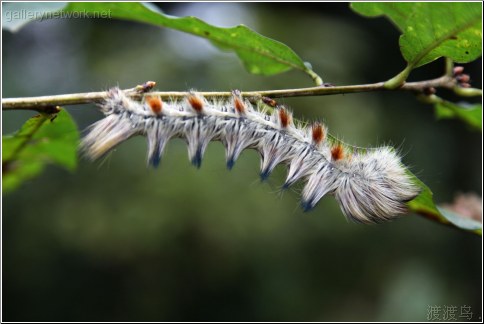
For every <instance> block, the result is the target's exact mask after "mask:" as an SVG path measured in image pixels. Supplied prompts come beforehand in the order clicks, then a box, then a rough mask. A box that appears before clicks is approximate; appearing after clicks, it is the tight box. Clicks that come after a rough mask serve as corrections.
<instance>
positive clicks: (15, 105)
mask: <svg viewBox="0 0 484 324" xmlns="http://www.w3.org/2000/svg"><path fill="white" fill-rule="evenodd" d="M393 79H395V80H396V81H393V82H390V86H388V84H389V81H391V80H389V81H387V82H378V83H370V84H361V85H348V86H327V85H322V86H316V87H310V88H298V89H282V90H262V91H246V92H241V95H242V96H243V97H245V98H248V99H251V100H258V99H260V98H261V97H269V98H287V97H303V96H326V95H335V94H346V93H359V92H373V91H390V90H393V91H395V90H398V91H406V92H413V93H417V94H422V93H425V91H426V89H429V88H446V89H451V90H454V91H456V89H455V87H456V83H455V80H454V79H453V78H452V77H450V76H447V75H444V76H442V77H440V78H437V79H432V80H425V81H418V82H407V83H404V84H403V85H401V86H400V87H397V88H395V86H397V85H398V84H399V83H400V82H401V80H404V77H401V78H400V79H398V78H393ZM393 79H392V80H393ZM146 84H149V85H150V86H149V87H147V86H146ZM152 86H154V83H150V82H147V83H145V85H142V86H137V87H135V88H132V89H128V90H125V91H126V93H127V95H128V96H129V97H131V98H133V99H141V98H142V97H143V93H144V92H146V91H148V90H150V89H151V87H152ZM457 91H460V92H465V96H482V91H481V90H480V89H471V88H467V89H459V90H457ZM150 95H151V96H159V97H161V98H162V99H177V98H184V97H186V96H187V92H179V91H161V92H159V91H152V92H150ZM200 95H202V96H204V97H207V98H230V97H231V96H232V92H229V91H227V92H200ZM106 96H107V92H106V91H101V92H86V93H73V94H62V95H53V96H42V97H26V98H5V99H2V110H37V111H41V112H44V111H47V110H48V109H51V107H52V106H66V105H80V104H88V103H99V102H102V100H104V99H105V98H106Z"/></svg>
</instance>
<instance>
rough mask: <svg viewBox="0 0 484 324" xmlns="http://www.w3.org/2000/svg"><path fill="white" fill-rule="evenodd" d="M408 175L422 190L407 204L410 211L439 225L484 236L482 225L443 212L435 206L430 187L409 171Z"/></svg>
mask: <svg viewBox="0 0 484 324" xmlns="http://www.w3.org/2000/svg"><path fill="white" fill-rule="evenodd" d="M408 173H409V175H410V176H411V177H412V178H413V181H414V183H415V184H417V185H418V186H419V187H420V189H421V190H422V191H421V192H420V194H419V195H418V196H417V197H416V198H415V199H413V200H412V201H410V202H408V203H407V205H408V207H409V209H410V211H412V212H414V213H417V214H420V215H423V216H425V217H427V218H430V219H433V220H435V221H437V222H439V223H442V224H445V225H450V226H453V227H457V228H459V229H462V230H465V231H469V232H472V233H475V234H478V235H481V236H482V224H481V223H479V222H476V221H473V220H470V219H465V218H463V217H460V216H459V215H457V214H454V213H452V212H447V211H445V210H444V212H442V211H443V209H442V208H439V207H437V206H436V205H435V203H434V200H433V193H432V191H431V190H430V189H429V187H427V186H426V185H425V184H424V183H423V182H422V181H420V180H419V179H418V178H417V177H416V176H415V175H414V174H412V173H411V172H410V171H408Z"/></svg>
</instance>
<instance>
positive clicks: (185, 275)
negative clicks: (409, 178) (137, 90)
mask: <svg viewBox="0 0 484 324" xmlns="http://www.w3.org/2000/svg"><path fill="white" fill-rule="evenodd" d="M158 5H159V6H160V8H161V9H162V10H164V11H165V12H166V13H168V14H171V15H176V16H185V15H194V16H197V17H199V18H202V19H204V20H206V21H207V22H209V23H212V24H215V25H219V26H232V25H235V24H239V23H243V24H245V25H248V26H249V27H251V28H253V29H254V30H256V31H258V32H260V33H261V34H263V35H265V36H268V37H271V38H273V39H276V40H279V41H281V42H283V43H285V44H287V45H289V46H290V47H291V48H292V49H294V50H295V51H296V52H297V53H298V54H299V55H300V56H301V57H302V58H303V59H304V60H306V61H309V62H310V63H311V64H312V66H313V68H314V70H315V71H316V72H318V73H319V74H320V75H321V76H322V77H323V79H324V81H325V82H330V83H333V84H335V85H346V84H360V83H369V82H377V81H382V80H386V79H388V78H390V77H391V76H393V75H395V74H396V73H398V72H399V71H400V70H401V69H403V67H404V61H403V59H402V58H401V55H400V52H399V48H398V32H397V30H396V29H395V28H393V26H392V25H391V24H390V23H389V22H388V21H387V20H385V19H383V18H379V19H366V18H363V17H360V16H358V15H357V14H355V13H353V12H352V11H351V10H350V8H349V6H348V4H345V3H339V4H330V3H311V4H300V3H293V4H286V3H284V4H283V3H279V4H272V3H265V4H257V3H230V4H228V3H170V4H158ZM2 35H3V46H2V55H3V66H2V76H3V83H2V91H3V97H21V96H37V95H48V94H62V93H73V92H85V91H99V90H102V89H108V88H109V87H111V86H115V85H119V86H120V87H122V88H130V87H133V86H135V85H137V84H141V83H143V82H145V81H148V80H154V81H157V88H158V89H161V90H187V89H191V88H193V89H198V90H201V91H202V90H203V91H210V90H231V89H241V90H257V89H282V88H291V87H306V86H310V85H311V80H310V79H309V78H308V77H307V76H305V75H303V74H302V73H300V72H297V71H290V72H287V73H284V74H280V75H276V76H271V77H263V76H257V75H250V74H248V73H247V72H246V71H245V70H244V68H243V66H242V64H241V63H240V61H239V60H238V59H237V58H236V57H235V55H233V54H230V53H223V52H220V51H218V50H217V49H215V48H213V47H212V46H211V45H210V44H209V43H208V42H207V41H205V40H201V39H198V38H196V37H193V36H190V35H185V34H183V33H180V32H176V31H172V30H168V29H160V28H156V27H153V26H148V25H143V24H139V23H133V22H126V21H119V20H109V19H107V20H95V19H92V20H90V19H70V20H69V19H56V20H50V21H42V22H34V23H31V24H29V25H27V26H26V27H25V28H23V29H21V30H20V31H19V32H18V33H16V34H12V33H10V32H6V31H3V32H2ZM443 65H444V63H443V62H442V61H441V60H439V61H436V62H435V63H433V64H431V65H429V66H426V67H422V68H419V69H418V70H416V71H414V73H413V74H412V76H411V79H412V80H421V79H429V78H433V77H437V76H439V75H440V74H441V73H442V71H443ZM481 71H482V66H481V61H480V60H479V61H476V62H474V63H472V64H469V65H466V72H469V73H471V77H472V79H473V85H474V86H476V87H482V84H481ZM447 95H449V94H447ZM281 101H282V102H283V103H285V104H287V105H288V106H290V107H292V109H293V110H294V113H295V116H296V117H297V118H300V119H320V120H324V121H325V122H326V123H327V124H328V126H329V128H330V131H331V132H332V133H333V134H334V135H337V136H340V137H342V138H343V139H344V140H345V141H347V142H350V143H353V144H356V145H361V146H376V145H382V144H388V143H390V144H393V145H395V146H398V147H399V148H400V150H401V151H402V153H403V154H404V158H403V160H404V162H405V163H406V164H407V165H410V166H411V169H412V170H413V171H414V172H415V173H416V174H417V175H418V176H419V177H420V179H422V180H423V181H424V182H425V183H426V184H427V185H429V187H430V188H432V190H433V191H434V194H435V200H436V201H437V202H438V203H442V202H451V201H452V199H453V197H454V195H455V194H456V193H457V192H475V193H477V194H478V195H482V186H481V179H482V141H481V134H480V133H476V132H471V131H469V130H468V129H467V128H466V126H465V125H463V124H462V123H460V122H459V121H454V120H445V121H436V120H435V118H434V115H433V110H432V108H431V107H430V106H427V105H424V104H422V103H419V102H418V101H417V100H416V99H415V98H414V97H413V96H412V95H411V94H408V93H400V92H394V93H390V92H387V93H366V94H349V95H338V96H328V97H313V98H292V99H284V100H281ZM67 109H68V111H69V112H70V113H71V114H72V115H73V117H74V119H75V120H76V122H77V123H78V126H79V129H81V130H83V129H84V128H85V127H86V126H88V125H89V124H91V123H93V122H94V121H96V120H98V119H100V118H101V117H102V116H101V114H100V113H99V112H98V111H97V109H96V108H95V107H94V106H93V105H85V106H72V107H67ZM32 115H33V113H32V112H5V113H4V114H3V116H2V117H3V118H2V127H3V133H4V134H6V133H11V132H13V131H15V130H16V129H18V128H19V127H20V125H21V124H22V123H23V122H24V121H25V120H26V119H27V118H28V117H30V116H32ZM145 159H146V143H145V139H144V138H134V139H132V140H130V141H128V142H127V143H124V144H123V145H121V146H120V147H119V148H118V149H117V150H116V151H115V152H114V153H112V154H111V155H110V156H109V157H108V158H106V159H104V160H103V161H100V162H96V163H91V162H89V161H86V160H83V159H81V160H80V163H79V167H78V170H77V171H76V172H74V173H69V172H67V171H65V170H63V169H60V168H57V167H53V166H51V167H48V168H47V169H46V170H45V172H44V173H43V174H42V175H41V176H39V177H37V178H35V179H33V180H31V181H28V182H26V183H24V184H23V185H22V187H21V188H19V189H18V190H17V191H15V192H13V193H11V194H8V195H4V196H3V205H2V210H3V221H2V225H3V226H2V243H3V259H2V261H3V262H2V270H3V283H2V286H3V298H2V303H3V312H4V313H3V320H7V321H19V320H22V321H90V320H91V321H168V320H172V321H208V320H210V321H250V320H258V321H407V320H408V321H422V320H426V319H427V314H428V309H429V306H441V307H442V309H443V308H444V307H445V306H451V305H455V306H457V307H458V308H459V310H458V312H457V316H459V315H460V307H461V306H464V305H467V306H471V310H472V312H473V317H472V320H480V316H481V314H482V310H481V305H482V299H481V296H482V295H481V294H482V276H481V274H482V268H481V264H482V248H481V243H482V242H481V238H480V237H477V236H474V235H471V234H468V233H463V232H460V231H457V230H454V229H451V228H448V227H445V226H441V225H438V224H436V223H433V222H430V221H428V220H426V219H423V218H421V217H420V216H418V215H409V216H405V217H402V218H401V219H399V220H396V221H394V222H392V223H388V224H383V225H378V226H364V225H357V224H353V223H349V222H348V221H346V219H345V218H344V217H343V215H342V213H341V212H340V210H339V208H338V206H337V204H336V202H335V201H334V199H332V198H325V199H323V200H322V201H321V202H320V204H319V205H318V206H317V208H316V209H315V210H314V211H312V212H310V213H303V212H302V211H301V209H300V208H299V192H300V190H301V185H299V186H296V188H294V189H292V190H289V191H287V192H283V193H281V191H280V186H281V184H282V183H283V181H284V177H285V173H286V171H285V169H284V168H283V167H278V168H277V169H276V171H275V172H274V174H273V175H272V176H271V177H270V179H269V181H268V182H266V183H260V181H259V178H258V168H259V161H258V156H257V154H256V152H254V151H247V152H245V153H243V154H242V156H241V158H240V159H239V160H238V161H237V163H236V165H235V167H234V169H233V170H232V171H228V170H226V167H225V162H224V153H223V148H222V145H221V144H220V143H212V144H210V145H209V147H208V150H207V152H206V154H205V159H204V161H203V165H202V168H201V169H200V170H196V169H195V168H193V167H192V166H191V165H190V163H189V161H188V159H187V153H186V147H185V144H184V142H183V141H181V140H173V141H171V142H170V144H169V145H168V147H167V150H166V154H165V156H164V158H163V161H162V163H161V166H160V167H159V168H158V169H156V170H154V169H151V168H147V167H146V161H145ZM442 315H443V313H441V314H440V316H442Z"/></svg>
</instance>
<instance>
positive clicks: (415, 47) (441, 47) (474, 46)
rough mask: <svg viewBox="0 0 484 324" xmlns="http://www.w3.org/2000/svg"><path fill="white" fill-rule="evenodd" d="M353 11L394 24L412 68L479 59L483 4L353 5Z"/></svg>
mask: <svg viewBox="0 0 484 324" xmlns="http://www.w3.org/2000/svg"><path fill="white" fill-rule="evenodd" d="M352 8H353V9H354V10H355V11H357V12H359V13H361V14H363V15H366V16H369V17H375V16H380V15H385V16H387V17H388V18H389V19H390V20H391V21H392V22H394V23H395V24H396V25H397V26H398V28H399V29H400V30H401V31H402V33H403V34H402V36H401V37H400V50H401V52H402V55H403V57H404V58H405V60H406V61H407V63H408V65H409V66H411V67H413V68H416V67H419V66H421V65H424V64H427V63H429V62H432V61H434V60H436V59H438V58H439V57H442V56H445V57H448V58H450V59H452V60H453V61H454V62H458V63H467V62H471V61H473V60H475V59H476V58H478V57H479V56H481V55H482V50H481V48H482V3H478V2H473V3H469V2H461V3H457V2H447V3H446V2H424V3H388V2H385V3H353V4H352Z"/></svg>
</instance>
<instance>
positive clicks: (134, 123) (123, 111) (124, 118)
mask: <svg viewBox="0 0 484 324" xmlns="http://www.w3.org/2000/svg"><path fill="white" fill-rule="evenodd" d="M271 103H272V104H273V105H274V106H275V109H274V110H273V112H272V113H271V114H268V113H267V106H265V107H266V108H264V106H263V104H259V105H255V104H252V103H251V102H249V101H248V100H247V99H243V98H242V97H241V95H240V92H238V91H234V92H233V96H232V98H230V99H225V100H222V99H210V100H208V99H207V98H204V97H203V96H201V95H199V94H197V93H196V92H189V93H187V96H186V98H184V99H183V100H170V101H166V102H164V101H162V100H161V98H160V97H157V96H151V95H149V94H147V95H146V96H145V97H144V100H143V101H142V102H138V101H135V100H132V99H130V98H129V97H128V96H127V95H126V94H125V93H124V92H123V91H122V90H120V89H118V88H113V89H111V90H109V91H108V93H107V98H106V99H105V100H104V101H103V102H102V103H100V104H99V106H100V109H101V111H102V112H103V113H104V115H105V118H103V119H102V120H100V121H98V122H96V123H95V124H93V125H92V126H90V127H89V128H88V133H87V134H86V136H85V137H84V138H83V140H82V142H81V146H80V149H81V151H82V152H83V153H84V154H85V155H86V156H87V157H88V158H90V159H91V160H95V159H98V158H100V157H101V156H103V155H105V154H106V153H107V152H109V151H111V150H112V149H113V148H114V147H116V146H117V145H118V144H120V143H122V142H124V141H126V140H127V139H129V138H130V137H132V136H135V135H143V136H146V137H147V140H148V162H149V164H151V165H153V166H155V167H156V166H158V164H159V163H160V160H161V157H162V155H163V151H164V148H165V146H166V144H167V142H168V141H169V140H170V139H171V138H183V139H185V140H186V142H187V146H188V157H189V159H190V161H191V163H192V164H193V165H194V166H196V167H200V166H201V163H202V158H203V155H204V152H205V149H206V148H207V145H208V143H209V142H211V141H220V142H222V144H223V145H224V146H225V158H226V163H227V167H228V168H229V169H231V168H232V167H233V166H234V163H235V161H236V160H237V158H238V157H239V155H240V154H241V152H242V151H243V150H245V149H255V150H257V151H258V152H259V154H260V157H261V164H260V165H261V166H260V177H261V179H262V180H265V179H266V178H267V177H268V176H269V175H270V174H271V172H272V170H273V169H274V168H275V167H276V166H277V165H278V164H281V163H282V164H285V165H287V166H288V173H287V178H286V181H285V183H284V185H283V188H288V187H289V186H291V185H293V184H294V183H295V182H296V181H298V180H304V181H305V182H306V184H305V186H304V188H303V190H302V201H301V206H302V208H303V209H304V210H305V211H308V210H310V209H312V208H313V207H314V206H315V205H316V204H317V203H318V201H319V200H320V199H321V198H322V197H323V196H325V195H327V194H331V195H334V197H335V198H336V200H337V201H338V203H339V205H340V207H341V210H342V212H343V214H344V215H345V216H346V217H347V218H348V219H349V220H352V221H355V222H359V223H380V222H383V221H386V220H391V219H393V218H395V217H397V216H399V215H402V214H404V213H406V212H407V208H406V204H405V203H406V202H408V201H410V200H412V199H413V198H415V197H416V196H417V195H418V194H419V188H418V187H417V186H416V185H415V184H414V183H413V182H412V181H411V178H410V176H409V175H408V174H407V172H406V171H405V167H404V166H403V164H402V162H401V160H400V157H399V156H398V154H397V153H396V152H395V150H394V149H393V148H391V147H379V148H373V149H361V148H354V147H349V146H347V145H344V144H343V143H342V142H340V141H338V140H336V139H334V138H333V137H331V136H330V135H329V134H328V128H327V127H326V125H324V124H323V123H320V122H315V123H312V124H310V125H309V126H303V125H302V124H301V123H298V122H295V121H294V120H293V118H292V113H291V112H290V111H289V110H288V109H287V108H285V107H283V106H276V105H275V103H274V102H271Z"/></svg>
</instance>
